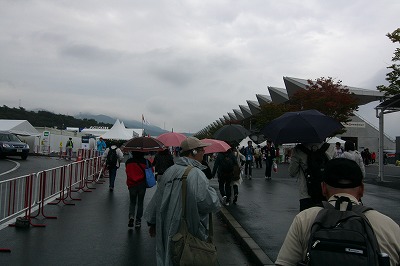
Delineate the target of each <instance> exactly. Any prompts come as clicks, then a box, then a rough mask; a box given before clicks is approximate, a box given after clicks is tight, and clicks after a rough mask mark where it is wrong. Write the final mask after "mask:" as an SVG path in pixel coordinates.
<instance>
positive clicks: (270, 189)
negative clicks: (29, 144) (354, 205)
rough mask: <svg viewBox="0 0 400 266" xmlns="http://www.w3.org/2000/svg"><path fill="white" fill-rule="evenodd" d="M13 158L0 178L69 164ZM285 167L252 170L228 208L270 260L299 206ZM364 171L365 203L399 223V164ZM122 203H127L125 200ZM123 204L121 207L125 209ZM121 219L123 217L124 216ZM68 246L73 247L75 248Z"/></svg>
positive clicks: (214, 183) (0, 164) (2, 164)
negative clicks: (379, 179)
mask: <svg viewBox="0 0 400 266" xmlns="http://www.w3.org/2000/svg"><path fill="white" fill-rule="evenodd" d="M15 161H17V162H19V163H20V164H21V165H22V166H21V167H20V168H19V169H18V170H17V171H15V172H14V174H6V175H2V176H0V180H2V178H10V177H16V176H19V175H23V174H28V173H30V172H37V171H40V170H43V169H48V168H51V167H55V166H59V165H62V164H65V163H68V161H64V160H57V159H55V158H42V157H38V158H35V157H29V158H28V160H27V161H22V160H19V159H15ZM6 166H7V167H11V166H12V164H11V163H10V162H5V161H0V174H1V172H3V171H4V170H3V169H6V168H5V167H6ZM43 167H44V168H43ZM287 167H288V165H285V164H280V165H279V169H278V173H274V174H273V176H272V180H268V181H267V180H265V179H264V169H253V179H252V180H244V182H243V183H242V185H241V186H240V187H239V200H238V204H237V205H231V206H229V207H227V209H228V210H229V212H230V213H231V214H232V215H233V216H234V217H235V219H236V220H237V221H238V222H239V223H240V224H241V225H242V227H243V228H244V229H245V230H246V231H247V233H248V234H249V235H250V236H251V237H252V238H253V239H254V240H255V242H256V243H257V244H258V245H259V246H260V247H261V249H262V250H263V251H264V252H265V253H266V254H267V255H268V256H269V257H270V258H271V260H273V261H274V260H275V259H276V257H277V254H278V252H279V249H280V246H281V244H282V243H283V240H284V238H285V235H286V232H287V230H288V228H289V226H290V224H291V222H292V220H293V218H294V216H295V215H296V214H297V213H298V208H299V204H298V190H297V183H296V178H291V177H289V175H288V172H287ZM366 171H367V177H366V183H367V184H366V193H365V196H364V198H363V201H364V204H365V205H367V206H371V207H373V208H374V209H376V210H378V211H380V212H382V213H384V214H386V215H388V216H389V217H391V218H392V219H394V220H395V221H396V222H397V223H400V190H399V189H396V188H400V167H394V166H392V165H388V166H385V182H384V184H381V183H376V181H375V178H376V176H377V172H378V166H377V165H371V166H368V167H367V168H366ZM16 174H17V175H16ZM211 185H212V186H213V187H215V188H216V189H218V183H217V180H216V179H213V180H211ZM103 193H104V192H103ZM105 193H106V194H105V195H103V196H106V197H105V198H104V199H103V200H104V204H105V205H104V207H105V208H106V206H107V204H108V199H107V191H106V192H105ZM149 194H150V193H149ZM124 197H125V196H124ZM124 201H125V200H124ZM124 204H125V205H126V203H124ZM125 205H123V206H121V207H122V208H123V209H126V206H125ZM145 205H146V203H145ZM94 207H95V205H93V206H92V208H94ZM90 210H91V209H90V207H89V209H88V210H87V212H88V218H89V217H90ZM97 211H99V210H97ZM100 211H101V210H100ZM122 212H123V211H122ZM112 216H113V215H112ZM107 217H108V216H104V217H103V218H102V219H105V220H109V219H110V218H109V217H108V218H107ZM74 219H80V218H79V217H74V216H73V215H72V217H69V216H68V217H67V216H66V217H65V218H63V220H67V221H71V222H72V221H73V220H74ZM89 219H90V218H89ZM122 219H123V220H124V219H125V218H122ZM85 220H86V219H85ZM125 220H126V219H125ZM48 222H49V223H52V222H53V221H50V220H49V221H48ZM110 222H111V220H110ZM85 226H86V225H85ZM115 226H117V225H115ZM124 227H125V225H124ZM71 230H72V231H73V230H74V229H72V228H71ZM119 231H120V230H119V229H117V230H116V232H115V233H117V232H118V233H117V234H121V233H120V232H119ZM83 232H85V231H83ZM122 233H123V232H122ZM102 234H103V233H102ZM104 234H105V235H103V237H111V238H112V237H113V236H112V235H108V234H109V233H108V232H107V231H105V232H104ZM121 236H122V235H121ZM124 237H125V236H124ZM128 237H129V236H128ZM127 239H129V238H127ZM3 243H4V242H3ZM92 245H95V248H96V246H97V245H100V244H95V243H93V244H90V246H92ZM131 247H132V246H131ZM71 248H72V249H73V248H74V247H71ZM126 248H128V247H126ZM132 248H133V247H132ZM139 258H140V257H139ZM72 261H73V260H72Z"/></svg>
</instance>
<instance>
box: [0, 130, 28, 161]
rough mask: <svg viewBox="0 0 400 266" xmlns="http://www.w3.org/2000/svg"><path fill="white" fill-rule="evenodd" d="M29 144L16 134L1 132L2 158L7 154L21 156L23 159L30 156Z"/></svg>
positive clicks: (0, 149) (0, 151) (0, 150)
mask: <svg viewBox="0 0 400 266" xmlns="http://www.w3.org/2000/svg"><path fill="white" fill-rule="evenodd" d="M28 153H29V145H28V144H26V143H24V142H22V141H21V140H20V139H19V138H18V137H17V136H16V135H14V134H12V133H7V132H0V158H4V157H6V156H21V158H22V160H26V158H28Z"/></svg>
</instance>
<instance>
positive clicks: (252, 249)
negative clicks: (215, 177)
mask: <svg viewBox="0 0 400 266" xmlns="http://www.w3.org/2000/svg"><path fill="white" fill-rule="evenodd" d="M218 214H220V216H221V218H222V220H223V221H224V222H225V223H226V224H227V225H228V228H229V230H230V231H232V232H233V234H234V235H235V237H236V238H237V239H239V241H240V244H241V246H242V247H243V248H244V249H245V251H246V252H247V253H248V255H249V257H250V258H249V259H251V260H252V261H253V262H254V263H255V265H275V263H274V262H273V261H272V260H271V259H270V258H269V257H268V256H267V254H265V252H264V251H263V250H262V249H261V248H260V246H259V245H258V244H257V243H256V242H255V241H254V240H253V239H252V238H251V237H250V235H249V234H248V233H247V232H246V230H244V229H243V227H242V226H241V225H240V224H239V223H238V222H237V221H236V219H235V218H234V217H233V216H232V215H231V214H230V212H229V211H228V210H227V209H226V208H225V207H223V206H222V207H221V210H220V211H219V212H218Z"/></svg>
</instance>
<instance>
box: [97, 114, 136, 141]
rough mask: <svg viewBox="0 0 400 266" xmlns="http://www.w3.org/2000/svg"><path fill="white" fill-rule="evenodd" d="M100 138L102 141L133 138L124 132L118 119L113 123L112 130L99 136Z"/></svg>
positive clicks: (124, 129)
mask: <svg viewBox="0 0 400 266" xmlns="http://www.w3.org/2000/svg"><path fill="white" fill-rule="evenodd" d="M101 137H102V138H103V139H117V140H129V139H131V138H133V136H132V135H131V134H130V133H129V132H128V131H127V130H126V128H125V126H123V125H122V124H121V122H119V120H118V119H117V121H115V123H114V125H113V126H112V128H111V129H110V130H109V131H108V132H106V133H104V134H103V135H101Z"/></svg>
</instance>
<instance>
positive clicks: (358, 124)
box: [342, 122, 365, 128]
mask: <svg viewBox="0 0 400 266" xmlns="http://www.w3.org/2000/svg"><path fill="white" fill-rule="evenodd" d="M342 124H343V126H345V127H358V128H365V122H348V123H342Z"/></svg>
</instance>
